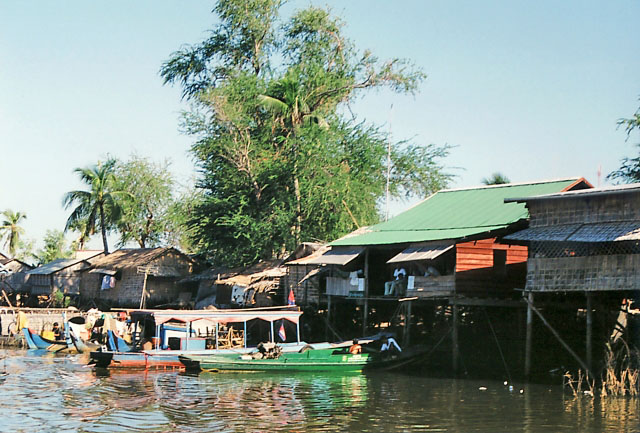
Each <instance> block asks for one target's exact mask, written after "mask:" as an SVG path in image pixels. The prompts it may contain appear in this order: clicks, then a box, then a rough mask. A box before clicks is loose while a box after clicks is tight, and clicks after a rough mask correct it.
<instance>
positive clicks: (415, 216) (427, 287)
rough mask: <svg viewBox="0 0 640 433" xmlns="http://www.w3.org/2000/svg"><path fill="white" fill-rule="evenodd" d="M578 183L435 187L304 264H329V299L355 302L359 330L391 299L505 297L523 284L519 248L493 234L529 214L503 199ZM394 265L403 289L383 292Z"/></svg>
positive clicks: (522, 249)
mask: <svg viewBox="0 0 640 433" xmlns="http://www.w3.org/2000/svg"><path fill="white" fill-rule="evenodd" d="M585 188H591V185H590V184H589V183H588V182H587V181H586V180H585V179H583V178H570V179H561V180H553V181H542V182H530V183H519V184H505V185H495V186H482V187H477V188H462V189H451V190H442V191H439V192H437V193H435V194H433V195H432V196H430V197H429V198H427V199H425V200H424V201H422V202H421V203H419V204H418V205H416V206H414V207H412V208H411V209H409V210H407V211H405V212H403V213H401V214H399V215H397V216H396V217H394V218H392V219H390V220H389V221H386V222H383V223H380V224H377V225H375V226H372V227H369V228H368V229H367V230H365V232H364V233H362V230H361V232H360V233H359V234H355V233H354V235H352V236H346V237H344V238H342V239H339V240H337V241H334V242H332V243H331V244H330V246H331V248H330V249H329V250H328V251H326V252H324V253H323V254H322V255H320V256H318V257H315V258H313V259H311V260H308V261H307V264H319V265H324V266H328V267H329V268H330V269H331V270H330V274H329V277H328V278H327V279H326V295H327V296H328V297H329V302H330V300H331V298H334V299H333V300H334V301H339V300H340V299H342V300H349V299H357V300H358V304H360V305H361V306H362V307H363V308H362V309H363V334H366V332H367V316H368V311H369V309H370V307H371V306H372V305H374V304H380V303H385V302H390V301H392V302H393V301H395V302H397V301H398V300H399V299H402V300H407V299H408V300H411V301H416V302H420V301H430V300H442V301H444V302H445V303H450V304H452V305H462V304H465V303H468V304H469V305H477V304H478V303H484V304H486V305H494V304H496V303H497V304H500V303H505V302H509V301H512V299H513V298H514V297H515V296H517V295H516V293H515V292H514V290H513V289H514V288H518V287H523V286H524V281H525V277H526V261H527V257H528V254H527V247H526V246H522V245H506V244H500V243H498V242H496V239H497V238H499V237H501V236H504V235H507V234H510V233H513V232H515V231H517V230H520V229H522V228H525V227H526V226H527V224H528V218H529V214H528V212H527V209H526V208H525V206H524V204H522V203H505V202H504V200H505V199H506V198H510V197H521V196H531V195H540V194H549V193H558V192H562V191H571V190H579V189H585ZM396 268H403V269H404V270H405V271H406V274H407V281H406V283H405V286H404V288H403V289H402V290H400V291H399V292H397V293H394V295H392V296H384V292H385V282H388V281H390V280H393V279H394V277H393V271H394V269H396ZM407 304H408V308H410V305H411V302H408V303H407ZM408 316H411V314H410V313H409V314H408Z"/></svg>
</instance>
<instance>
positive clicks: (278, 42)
mask: <svg viewBox="0 0 640 433" xmlns="http://www.w3.org/2000/svg"><path fill="white" fill-rule="evenodd" d="M281 5H282V2H281V1H280V0H249V1H243V0H221V1H219V2H218V4H217V6H216V7H215V9H214V12H215V13H216V14H217V15H218V17H219V19H220V22H221V24H220V25H219V26H218V27H217V28H216V29H214V30H213V31H212V32H211V36H210V37H209V38H208V39H207V40H205V41H204V42H202V43H200V44H197V45H194V46H188V47H185V48H184V49H182V50H180V51H178V52H175V53H173V54H172V55H171V57H170V59H169V60H168V61H167V62H166V63H165V64H164V65H163V66H162V69H161V74H162V76H163V77H164V80H165V83H179V84H181V85H182V88H183V96H184V97H185V98H187V99H190V100H191V101H192V102H193V104H194V109H193V110H192V111H191V112H190V113H189V114H187V115H186V117H185V125H184V126H185V131H186V132H187V133H189V134H192V135H194V136H195V137H197V141H196V142H195V144H194V145H193V147H192V153H193V155H194V156H195V159H196V161H197V164H198V166H199V168H200V170H201V173H202V176H201V179H200V180H199V184H198V186H199V187H200V188H201V189H202V191H203V194H202V196H201V197H200V198H199V200H198V202H197V203H196V204H195V206H194V207H193V213H192V214H191V218H190V219H189V220H188V226H189V229H190V234H191V236H193V239H194V240H195V242H196V245H197V247H198V249H199V250H200V251H201V252H204V253H205V254H207V255H209V256H210V258H212V259H214V260H215V261H216V262H217V263H219V264H223V265H232V266H233V265H241V264H248V263H252V262H255V261H257V260H259V259H269V258H272V257H276V256H281V255H283V254H284V253H285V251H290V250H292V249H293V248H294V247H295V246H296V244H297V243H298V242H300V241H307V240H330V239H335V238H336V237H339V236H341V235H343V234H345V233H347V232H349V231H351V230H353V229H354V228H357V227H359V226H362V225H368V224H372V223H375V222H377V221H378V220H379V215H378V211H377V205H378V202H379V201H380V198H381V197H382V196H383V195H384V186H385V182H386V177H385V176H386V171H387V170H386V162H387V161H386V157H387V144H388V142H387V137H386V136H385V134H384V133H382V132H381V131H380V130H379V129H378V128H377V127H375V126H371V125H367V124H365V123H364V122H361V121H357V120H355V119H351V118H347V117H346V116H345V115H344V111H345V110H344V109H343V108H344V107H345V106H346V105H348V104H349V103H350V102H352V101H354V100H355V99H356V98H358V97H360V96H361V95H362V93H363V91H365V90H372V89H379V88H382V87H387V88H391V89H392V90H394V91H399V92H409V93H412V92H415V91H416V90H417V87H418V85H419V83H420V82H421V81H422V80H423V79H424V78H425V75H424V74H423V73H422V72H421V71H420V70H417V69H416V68H414V67H413V66H412V65H411V63H410V62H408V61H406V60H402V59H392V60H389V61H387V62H380V61H379V60H378V59H377V58H376V57H375V56H373V55H372V54H371V53H370V52H368V51H365V52H359V51H358V50H356V49H355V47H354V46H353V44H352V43H351V42H350V41H349V40H347V39H346V38H345V37H344V35H343V33H342V28H343V24H342V22H340V20H338V19H336V18H335V17H332V16H331V15H330V14H329V12H328V11H326V10H324V9H320V8H316V7H309V8H306V9H303V10H301V11H298V12H296V13H295V14H294V15H293V16H292V17H291V18H290V19H289V20H287V21H286V22H284V23H281V22H280V20H279V17H278V12H279V9H280V6H281ZM393 148H394V150H393V152H392V155H391V159H392V170H391V179H390V184H391V185H390V190H391V192H392V194H394V195H395V196H411V195H420V196H423V195H426V194H428V193H430V192H434V191H436V190H438V189H440V188H441V187H443V186H445V185H446V183H447V181H448V180H449V179H450V176H449V175H448V174H446V173H445V172H444V170H443V168H442V166H441V165H440V164H439V163H438V160H439V159H440V158H442V157H445V156H446V155H447V153H448V148H447V147H446V146H445V147H441V146H435V145H430V146H418V145H413V144H411V143H400V144H398V145H395V146H393Z"/></svg>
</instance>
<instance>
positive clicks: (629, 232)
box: [567, 221, 640, 242]
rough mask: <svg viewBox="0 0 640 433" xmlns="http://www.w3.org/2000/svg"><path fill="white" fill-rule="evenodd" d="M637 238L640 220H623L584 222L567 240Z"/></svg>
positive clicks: (586, 240) (608, 240)
mask: <svg viewBox="0 0 640 433" xmlns="http://www.w3.org/2000/svg"><path fill="white" fill-rule="evenodd" d="M638 239H640V221H625V222H615V223H597V224H585V225H583V226H582V227H580V228H579V229H578V231H576V232H575V233H574V234H572V235H571V236H569V239H567V240H569V241H574V242H618V241H635V240H638Z"/></svg>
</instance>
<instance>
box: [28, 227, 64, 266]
mask: <svg viewBox="0 0 640 433" xmlns="http://www.w3.org/2000/svg"><path fill="white" fill-rule="evenodd" d="M72 256H73V250H72V249H70V248H67V244H66V240H65V238H64V232H62V231H61V230H47V233H46V234H45V236H44V247H43V248H42V249H41V250H39V251H37V252H36V254H35V258H36V260H37V262H38V264H39V265H43V264H45V263H49V262H51V261H53V260H56V259H68V258H70V257H72Z"/></svg>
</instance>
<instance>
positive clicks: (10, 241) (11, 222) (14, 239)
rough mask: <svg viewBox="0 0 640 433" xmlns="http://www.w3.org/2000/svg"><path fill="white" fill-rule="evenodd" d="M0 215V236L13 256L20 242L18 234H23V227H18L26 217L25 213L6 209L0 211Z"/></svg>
mask: <svg viewBox="0 0 640 433" xmlns="http://www.w3.org/2000/svg"><path fill="white" fill-rule="evenodd" d="M2 216H3V217H4V220H3V221H2V224H1V225H0V237H4V239H5V244H4V247H5V249H6V250H7V251H8V252H9V254H10V255H11V256H12V257H14V256H15V254H16V251H17V249H18V245H19V243H20V236H22V235H24V229H23V228H22V227H20V223H22V222H23V221H24V220H25V219H27V215H26V214H24V213H22V212H13V211H12V210H11V209H6V210H4V211H3V212H2Z"/></svg>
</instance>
